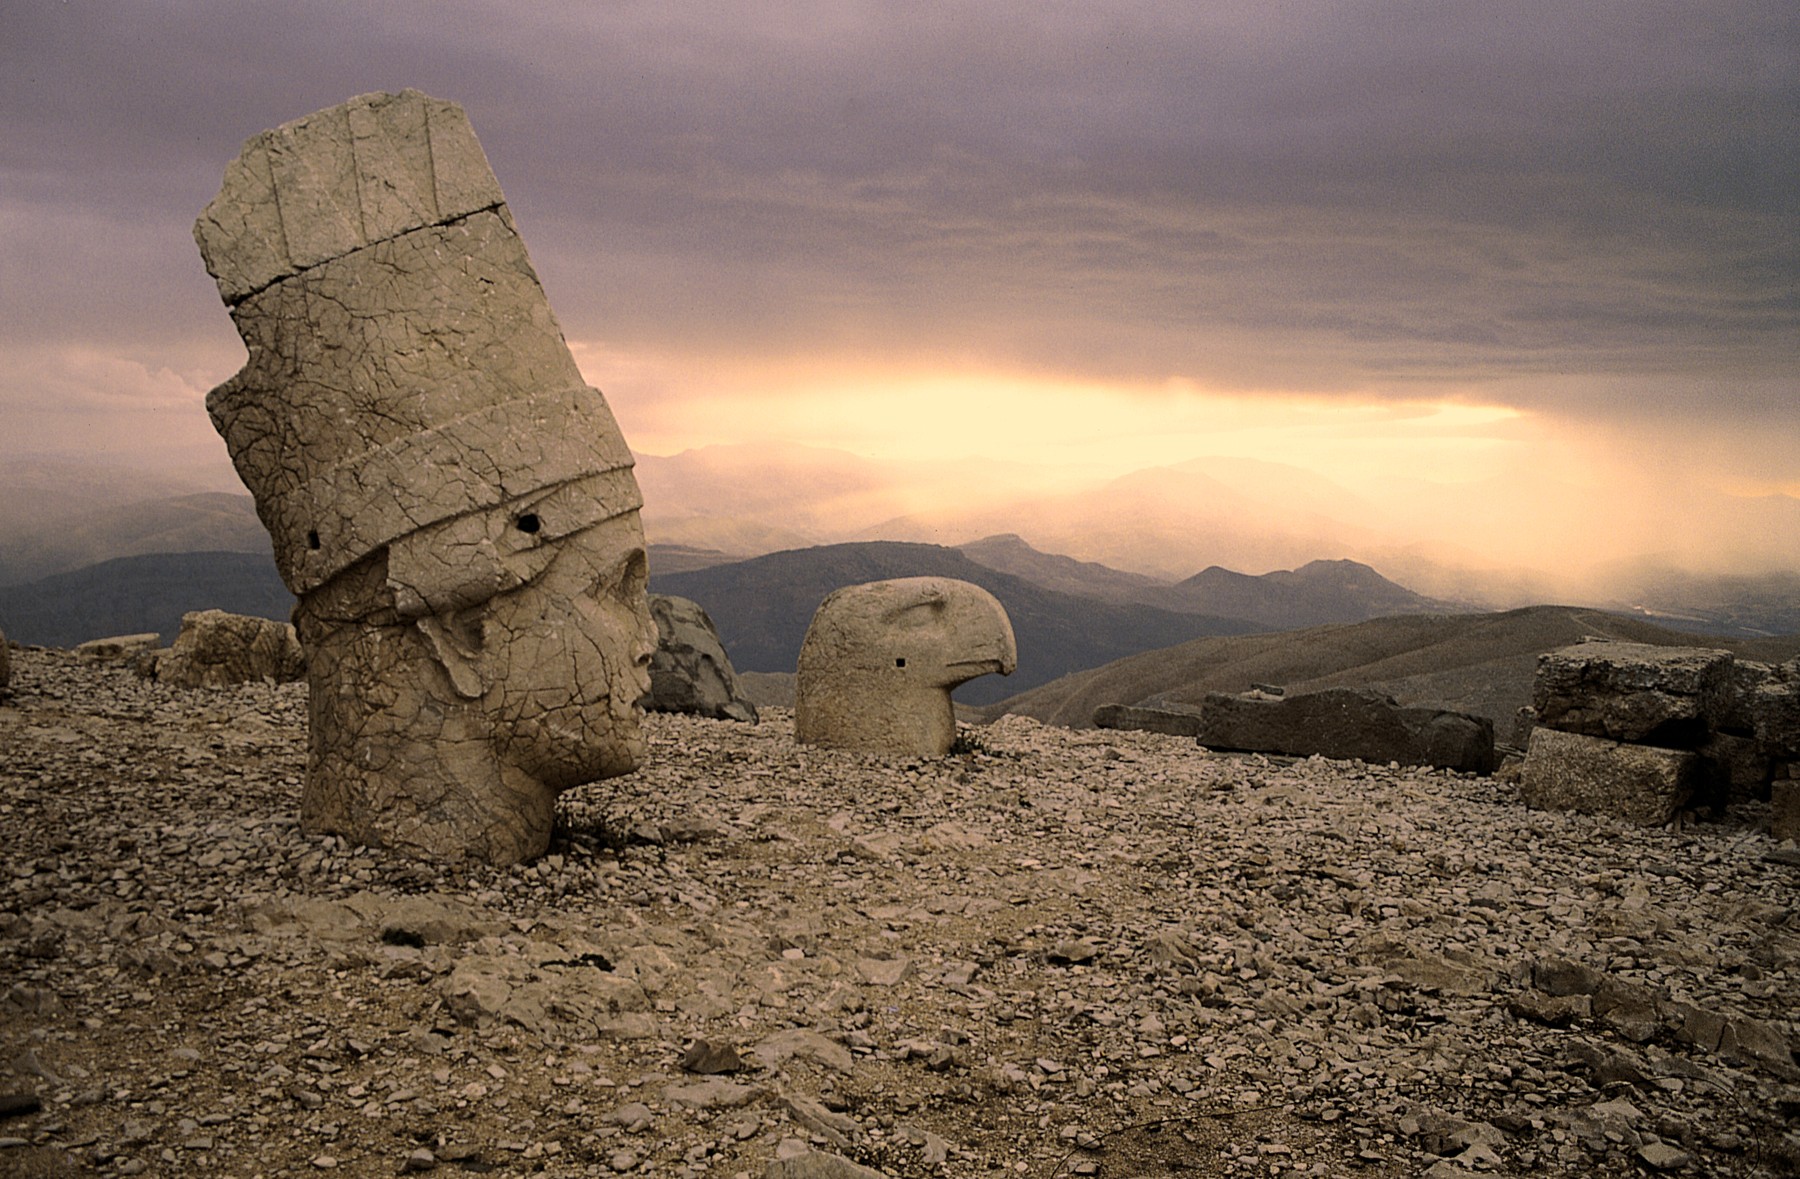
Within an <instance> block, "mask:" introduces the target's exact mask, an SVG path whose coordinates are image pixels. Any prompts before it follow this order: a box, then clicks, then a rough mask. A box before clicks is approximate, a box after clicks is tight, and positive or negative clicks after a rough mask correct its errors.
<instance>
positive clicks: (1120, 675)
mask: <svg viewBox="0 0 1800 1179" xmlns="http://www.w3.org/2000/svg"><path fill="white" fill-rule="evenodd" d="M1589 635H1594V636H1600V637H1605V638H1613V639H1622V640H1626V641H1630V642H1637V643H1654V644H1658V645H1663V646H1695V645H1703V646H1709V647H1721V648H1725V649H1727V650H1733V651H1737V652H1739V653H1741V654H1744V655H1745V656H1747V657H1749V658H1752V659H1764V660H1779V659H1786V658H1791V657H1792V656H1793V655H1795V654H1800V635H1789V636H1784V637H1781V638H1773V639H1753V640H1740V639H1721V638H1713V637H1706V638H1702V637H1700V636H1696V635H1692V634H1684V633H1681V632H1677V631H1672V630H1667V629H1665V628H1663V627H1659V626H1654V625H1651V624H1649V623H1645V622H1641V621H1638V620H1636V619H1631V618H1624V617H1621V616H1619V615H1614V614H1607V613H1603V612H1601V611H1598V610H1585V609H1578V608H1574V607H1568V606H1532V607H1527V608H1525V609H1522V610H1509V611H1506V612H1504V613H1500V614H1466V615H1415V616H1411V617H1399V618H1380V619H1374V620H1371V621H1367V622H1359V623H1349V624H1339V625H1333V626H1320V627H1312V628H1309V629H1305V630H1294V631H1284V632H1278V633H1270V634H1257V635H1248V636H1231V637H1218V638H1202V639H1197V640H1195V641H1193V642H1188V643H1183V644H1181V645H1179V646H1176V647H1171V648H1169V649H1167V650H1161V651H1146V652H1143V653H1142V654H1138V655H1132V656H1128V657H1126V658H1124V659H1121V660H1119V661H1117V662H1115V663H1110V664H1108V665H1106V666H1104V667H1097V668H1094V669H1092V670H1089V671H1084V672H1077V673H1075V674H1072V675H1068V676H1065V677H1063V678H1062V679H1059V680H1057V681H1055V682H1054V683H1049V684H1045V685H1044V686H1043V687H1040V688H1037V689H1034V690H1031V691H1027V692H1024V693H1021V694H1020V695H1017V696H1014V697H1011V698H1010V699H1006V700H1002V701H1000V702H999V703H997V704H995V705H993V706H992V707H990V708H988V709H987V710H985V711H986V714H987V716H988V717H989V718H990V719H992V718H993V717H997V716H1001V715H1005V714H1008V713H1017V714H1019V715H1022V716H1029V717H1033V718H1035V719H1037V720H1040V721H1044V722H1046V723H1049V724H1061V725H1070V726H1073V727H1076V728H1084V727H1086V726H1088V725H1089V724H1090V723H1091V719H1092V717H1093V713H1094V709H1095V708H1097V707H1098V706H1100V705H1102V704H1152V705H1161V706H1173V707H1177V708H1195V707H1198V706H1199V704H1200V703H1201V701H1202V700H1203V699H1204V698H1205V696H1206V693H1207V692H1242V691H1245V690H1247V689H1248V688H1249V687H1250V686H1251V685H1252V684H1256V683H1263V684H1278V685H1282V686H1284V687H1286V688H1287V689H1288V690H1289V691H1315V690H1317V689H1320V688H1330V687H1372V688H1376V689H1378V690H1382V691H1385V692H1388V693H1389V694H1390V695H1393V696H1394V697H1396V698H1397V699H1399V700H1400V701H1401V702H1402V703H1405V704H1430V705H1436V706H1439V707H1448V708H1456V709H1459V710H1461V711H1467V712H1473V713H1476V714H1478V715H1482V716H1488V717H1491V718H1493V719H1494V721H1495V722H1496V728H1497V730H1498V732H1499V734H1500V736H1501V738H1502V739H1505V737H1506V735H1507V734H1508V733H1509V732H1510V729H1511V721H1512V717H1513V715H1514V713H1516V712H1517V711H1518V709H1519V708H1521V707H1523V706H1524V705H1526V704H1529V703H1530V700H1531V682H1532V677H1533V675H1534V673H1535V671H1536V667H1537V657H1538V655H1540V654H1541V653H1543V652H1545V651H1550V650H1554V649H1555V648H1557V647H1563V646H1568V645H1569V644H1571V643H1576V642H1579V641H1581V639H1582V638H1583V637H1585V636H1589Z"/></svg>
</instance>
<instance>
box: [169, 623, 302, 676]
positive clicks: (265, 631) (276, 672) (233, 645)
mask: <svg viewBox="0 0 1800 1179" xmlns="http://www.w3.org/2000/svg"><path fill="white" fill-rule="evenodd" d="M305 674H306V657H305V656H304V655H302V654H301V652H300V639H299V637H298V636H297V635H295V633H294V628H293V625H292V624H291V623H286V622H275V621H274V620H272V619H268V618H253V617H251V616H249V615H247V614H227V613H226V612H225V611H223V610H196V611H194V612H192V613H189V614H183V615H182V616H181V633H180V634H179V635H177V636H176V638H175V642H174V645H172V646H171V647H170V648H169V652H168V654H167V655H165V656H163V657H162V659H161V660H159V661H158V663H157V667H156V678H157V680H158V681H160V682H161V683H165V684H168V685H170V686H172V687H176V688H229V687H232V686H233V685H235V684H253V683H257V682H258V681H261V680H271V681H273V682H275V683H278V684H285V683H289V682H291V681H293V680H297V679H299V678H300V677H301V676H303V675H305Z"/></svg>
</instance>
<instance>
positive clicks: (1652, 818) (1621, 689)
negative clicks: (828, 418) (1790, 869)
mask: <svg viewBox="0 0 1800 1179" xmlns="http://www.w3.org/2000/svg"><path fill="white" fill-rule="evenodd" d="M1532 706H1533V711H1534V712H1535V713H1536V722H1537V727H1536V729H1535V730H1534V731H1533V732H1532V734H1531V737H1530V745H1529V747H1528V750H1527V753H1526V757H1525V764H1524V767H1523V771H1522V774H1521V788H1522V791H1523V793H1524V797H1525V801H1526V802H1527V803H1528V804H1529V805H1532V806H1538V807H1544V808H1549V809H1560V810H1576V811H1582V812H1586V813H1590V814H1612V815H1616V816H1618V817H1620V818H1625V819H1628V820H1630V821H1633V822H1639V823H1645V824H1652V825H1654V824H1660V823H1666V822H1668V821H1670V820H1671V819H1673V818H1674V817H1675V816H1676V814H1678V813H1679V812H1680V811H1681V809H1682V808H1683V807H1685V806H1687V805H1688V804H1689V803H1690V802H1693V801H1696V800H1703V801H1705V802H1709V803H1716V804H1723V803H1727V802H1736V801H1746V800H1749V799H1758V798H1768V799H1770V800H1771V801H1772V802H1773V803H1774V806H1775V816H1774V823H1773V826H1774V829H1775V833H1776V834H1777V836H1778V837H1780V838H1796V837H1800V814H1797V813H1796V810H1797V804H1800V798H1797V797H1796V790H1797V786H1796V783H1795V781H1794V777H1795V767H1796V762H1797V761H1800V660H1791V661H1789V662H1788V663H1784V664H1781V665H1779V666H1771V665H1769V664H1765V663H1757V662H1753V661H1750V660H1743V659H1738V658H1737V657H1735V656H1734V655H1732V654H1731V652H1729V651H1720V650H1713V649H1710V648H1701V647H1656V646H1649V645H1645V644H1640V643H1618V642H1589V643H1581V644H1578V645H1576V646H1573V647H1564V648H1562V649H1561V650H1557V651H1552V652H1549V653H1548V654H1546V655H1544V656H1543V657H1542V658H1541V659H1540V660H1539V661H1538V672H1537V682H1536V685H1535V688H1534V691H1533V698H1532Z"/></svg>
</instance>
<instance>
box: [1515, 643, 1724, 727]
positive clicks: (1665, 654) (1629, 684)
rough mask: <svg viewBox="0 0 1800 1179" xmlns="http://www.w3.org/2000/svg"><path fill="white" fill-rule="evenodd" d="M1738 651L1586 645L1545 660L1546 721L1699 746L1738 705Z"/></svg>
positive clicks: (1541, 677)
mask: <svg viewBox="0 0 1800 1179" xmlns="http://www.w3.org/2000/svg"><path fill="white" fill-rule="evenodd" d="M1732 664H1733V660H1732V656H1731V653H1730V652H1729V651H1714V650H1710V649H1706V648H1699V647H1655V646H1649V645H1645V644H1641V643H1614V642H1603V643H1580V644H1577V645H1576V646H1573V647H1564V648H1562V649H1561V650H1558V651H1551V652H1549V653H1548V654H1546V655H1543V656H1541V657H1540V658H1539V660H1538V672H1537V681H1536V683H1535V685H1534V686H1533V691H1532V706H1533V707H1534V708H1536V709H1537V714H1538V724H1540V725H1547V726H1549V727H1550V728H1552V729H1560V730H1561V731H1563V732H1565V733H1583V734H1586V735H1587V736H1589V737H1608V738H1611V739H1612V740H1614V741H1639V742H1643V743H1645V744H1649V745H1660V746H1665V747H1669V748H1680V749H1693V748H1697V747H1698V746H1699V745H1700V744H1701V743H1702V742H1704V741H1705V739H1706V732H1707V730H1708V728H1709V727H1710V725H1711V723H1712V722H1713V720H1714V719H1715V718H1717V717H1720V716H1722V715H1723V714H1724V713H1725V712H1726V711H1727V710H1728V708H1729V707H1730V701H1731V698H1732V684H1733V672H1732Z"/></svg>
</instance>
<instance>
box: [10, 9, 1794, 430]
mask: <svg viewBox="0 0 1800 1179" xmlns="http://www.w3.org/2000/svg"><path fill="white" fill-rule="evenodd" d="M1226 7H1227V6H1211V5H1207V6H1197V5H1190V4H1177V3H1167V4H1142V3H1138V4H1129V3H1116V4H1095V3H1087V4H1061V3H1032V4H1026V3H1006V4H1000V3H987V4H983V3H969V4H932V3H925V4H916V5H915V4H909V5H887V4H874V3H867V4H857V3H843V2H841V0H834V2H831V3H812V4H807V3H766V4H738V3H733V4H723V3H721V4H680V3H668V2H666V0H662V2H653V3H636V4H634V3H608V4H603V5H596V4H588V3H569V4H564V5H548V4H530V5H498V4H493V5H490V4H474V3H439V2H432V3H423V2H400V3H387V4H382V5H369V6H346V5H341V4H335V3H318V2H313V3H289V4H282V5H279V6H276V5H237V4H228V3H222V2H220V3H192V4H181V3H155V4H152V3H148V2H145V3H136V4H122V3H115V4H104V3H71V4H33V5H20V6H14V8H13V9H12V10H11V11H9V13H8V16H7V18H6V34H5V36H4V37H3V38H0V274H4V276H5V277H4V279H0V282H3V283H4V285H3V286H0V339H5V340H8V341H11V342H14V343H17V342H20V341H24V340H29V341H32V342H35V343H43V342H44V341H46V340H62V341H66V342H68V343H70V344H81V343H91V344H93V345H94V346H97V347H99V346H114V347H117V346H125V345H129V346H131V347H135V348H140V349H163V350H169V351H175V350H178V349H179V347H180V346H183V345H184V344H192V345H193V346H195V347H206V348H211V349H215V350H217V349H219V348H221V347H222V346H223V345H222V343H221V341H223V342H224V343H229V340H230V331H229V327H228V325H226V323H225V321H224V317H223V314H222V312H221V311H220V309H219V307H218V305H217V302H216V299H215V298H214V297H213V295H212V292H211V289H210V285H209V284H208V283H207V281H206V279H205V276H204V274H203V273H202V272H201V270H200V267H199V262H198V257H197V255H196V254H195V252H194V250H193V247H192V244H191V242H190V241H189V240H188V237H187V231H188V226H189V224H190V223H191V221H192V218H193V216H194V214H195V213H196V212H197V211H198V210H199V208H200V207H201V206H202V205H203V204H204V203H205V202H206V201H207V200H208V199H209V198H210V197H211V195H212V194H213V192H214V191H215V190H216V187H217V184H218V180H219V176H220V173H221V171H222V170H223V168H224V165H225V163H226V162H227V161H228V160H229V159H230V158H231V156H232V155H233V154H235V152H236V150H237V146H238V144H239V143H240V142H241V141H242V140H243V139H244V138H246V137H247V136H249V135H251V134H253V133H255V132H257V131H259V130H261V129H263V128H264V127H268V126H271V125H274V124H275V123H278V122H282V121H285V120H287V119H291V118H294V117H297V116H299V115H302V114H305V113H307V112H310V111H312V110H315V109H318V108H320V107H324V106H328V105H331V104H333V103H336V102H338V101H341V100H342V99H344V98H346V97H348V96H350V95H352V94H356V93H360V92H363V91H368V90H376V89H398V88H400V87H402V86H408V85H410V86H416V87H418V88H420V89H423V90H426V91H428V92H431V93H433V94H437V95H439V96H442V97H446V98H452V99H455V100H457V101H459V102H461V103H463V104H464V105H465V106H467V107H468V109H469V111H470V114H471V116H472V117H473V119H474V121H475V125H476V128H477V130H478V132H479V133H480V134H481V136H482V140H483V143H484V145H485V146H486V147H487V150H488V153H489V156H490V158H491V159H492V161H493V162H494V165H495V168H496V171H497V172H498V173H499V176H500V179H501V182H502V184H503V185H504V186H505V188H506V191H507V193H508V195H509V198H510V199H511V200H512V202H513V205H514V207H515V211H516V212H517V213H518V215H519V218H520V222H521V225H522V227H523V229H524V232H525V234H526V238H527V240H528V241H529V242H530V244H531V247H532V250H533V255H534V257H535V259H536V261H537V263H538V265H539V268H540V270H541V271H542V272H543V274H544V277H545V280H546V284H547V285H548V286H549V287H550V289H551V295H552V298H553V300H554V301H555V303H556V305H557V307H558V309H559V312H560V313H561V314H562V316H563V318H564V320H565V323H566V324H567V326H568V328H569V329H570V331H571V333H572V334H576V335H582V336H604V337H605V338H607V339H608V340H611V341H614V342H618V343H620V344H625V345H641V346H646V347H659V348H693V349H696V350H724V351H728V350H734V349H737V350H752V351H768V352H787V351H795V350H806V349H827V350H860V351H868V352H871V353H875V352H879V353H882V354H886V355H897V354H904V353H906V352H908V351H909V350H917V351H920V352H937V353H961V354H968V355H975V356H982V357H985V358H988V359H990V360H993V361H995V362H999V363H1008V364H1022V365H1028V366H1038V367H1043V368H1052V369H1062V370H1071V371H1075V372H1078V373H1085V374H1090V375H1097V376H1130V377H1134V378H1159V377H1162V376H1170V375H1173V376H1183V377H1189V378H1193V379H1195V380H1199V381H1202V382H1206V381H1209V380H1218V381H1224V382H1226V383H1237V384H1243V385H1250V386H1256V385H1267V386H1270V387H1296V386H1298V387H1307V388H1320V389H1333V388H1350V389H1360V390H1364V391H1368V390H1371V389H1374V390H1391V391H1395V392H1400V393H1411V392H1415V391H1417V389H1418V387H1419V382H1432V381H1446V382H1452V383H1457V384H1460V385H1461V386H1464V387H1466V386H1468V385H1469V384H1471V383H1480V382H1493V381H1502V380H1504V381H1506V382H1507V384H1506V386H1505V387H1506V389H1507V390H1508V393H1507V395H1508V396H1509V397H1514V398H1517V399H1528V398H1529V397H1530V396H1531V385H1530V382H1529V380H1528V379H1525V378H1530V377H1531V376H1532V375H1534V374H1545V375H1550V376H1555V377H1558V378H1569V377H1572V376H1587V377H1592V378H1594V380H1592V381H1591V382H1589V383H1588V384H1586V385H1584V386H1580V387H1583V388H1591V389H1594V390H1597V392H1594V393H1593V394H1592V398H1593V402H1592V405H1591V407H1590V408H1591V409H1592V410H1593V412H1596V413H1605V412H1621V413H1644V412H1648V411H1649V410H1652V409H1655V408H1658V407H1659V406H1660V407H1661V408H1663V409H1667V410H1669V411H1671V412H1686V411H1693V410H1695V409H1696V408H1697V407H1698V406H1699V405H1702V404H1704V406H1705V407H1706V412H1708V413H1712V414H1724V415H1727V416H1728V415H1730V414H1731V413H1733V412H1742V413H1744V414H1767V413H1769V412H1771V402H1773V403H1774V409H1773V412H1778V413H1786V414H1787V415H1789V420H1790V421H1791V420H1794V415H1796V414H1800V410H1796V409H1795V408H1794V405H1795V404H1796V403H1800V395H1796V396H1793V397H1786V398H1784V397H1782V396H1780V395H1779V393H1777V394H1776V395H1773V396H1772V395H1770V394H1769V393H1768V392H1767V391H1768V390H1770V389H1775V390H1777V391H1779V390H1782V389H1787V390H1792V391H1795V392H1796V393H1800V390H1796V389H1795V385H1794V382H1795V381H1796V379H1797V378H1796V374H1797V372H1800V343H1797V341H1800V301H1797V300H1796V297H1795V294H1794V292H1795V290H1796V287H1797V286H1800V232H1797V230H1800V208H1797V204H1800V135H1796V134H1795V127H1796V126H1797V125H1800V118H1797V116H1800V11H1797V10H1796V9H1795V8H1794V6H1793V5H1792V4H1791V3H1778V2H1770V3H1758V2H1726V3H1712V4H1706V5H1695V4H1690V3H1656V2H1632V3H1596V4H1583V5H1568V4H1566V3H1562V2H1555V3H1552V2H1528V3H1509V4H1500V5H1493V4H1482V5H1477V4H1447V5H1429V6H1420V5H1413V4H1398V3H1392V2H1373V0H1365V2H1362V3H1329V4H1327V3H1319V4H1310V5H1242V6H1229V7H1231V8H1233V9H1235V11H1229V12H1212V11H1206V10H1210V9H1215V8H1220V9H1222V8H1226ZM1784 382H1785V383H1784ZM1551 387H1552V386H1548V385H1547V386H1546V388H1551ZM1553 387H1554V389H1555V390H1556V392H1555V394H1554V395H1555V396H1556V397H1557V398H1562V399H1567V398H1569V397H1571V396H1574V394H1571V393H1570V392H1569V390H1570V389H1571V388H1573V387H1576V386H1574V385H1572V384H1571V382H1569V381H1568V380H1566V379H1560V380H1559V381H1558V382H1557V383H1556V384H1555V385H1554V386H1553ZM1744 390H1758V391H1761V392H1756V393H1753V394H1746V393H1744V392H1743V391H1744ZM1627 391H1629V392H1627ZM1545 396H1549V394H1545ZM1563 408H1572V407H1570V406H1564V407H1563Z"/></svg>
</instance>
